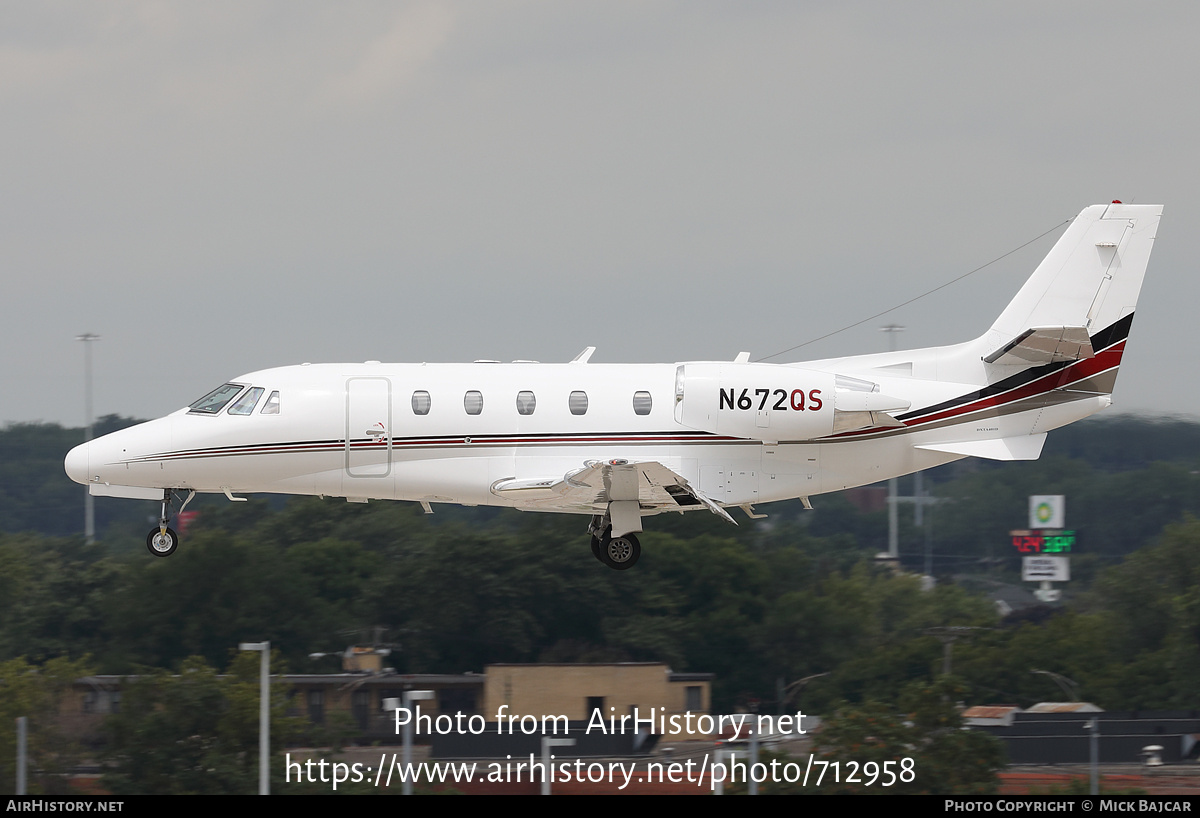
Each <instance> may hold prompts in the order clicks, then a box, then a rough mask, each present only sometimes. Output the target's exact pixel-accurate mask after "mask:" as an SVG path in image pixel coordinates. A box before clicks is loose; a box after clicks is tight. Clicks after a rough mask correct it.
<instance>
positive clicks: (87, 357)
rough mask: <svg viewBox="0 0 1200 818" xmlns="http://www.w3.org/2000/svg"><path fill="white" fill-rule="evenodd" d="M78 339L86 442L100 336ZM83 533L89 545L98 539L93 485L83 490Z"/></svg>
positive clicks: (88, 432)
mask: <svg viewBox="0 0 1200 818" xmlns="http://www.w3.org/2000/svg"><path fill="white" fill-rule="evenodd" d="M75 340H76V341H83V406H84V415H85V420H86V421H87V437H86V438H84V442H85V443H88V442H90V441H91V439H92V342H93V341H99V340H100V336H99V335H97V334H96V333H94V332H85V333H83V335H76V336H75ZM83 533H84V537H85V539H86V541H87V544H88V545H91V544H92V543H94V542H95V541H96V507H95V500H93V498H92V490H91V487H90V486H89V487H87V488H85V489H84V491H83Z"/></svg>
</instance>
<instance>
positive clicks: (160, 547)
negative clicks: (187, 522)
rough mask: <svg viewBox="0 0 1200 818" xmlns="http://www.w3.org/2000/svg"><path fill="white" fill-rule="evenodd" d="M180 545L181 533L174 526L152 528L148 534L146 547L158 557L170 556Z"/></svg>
mask: <svg viewBox="0 0 1200 818" xmlns="http://www.w3.org/2000/svg"><path fill="white" fill-rule="evenodd" d="M178 547H179V535H178V534H176V533H175V529H173V528H163V529H161V530H159V529H157V528H152V529H150V533H149V534H147V535H146V548H148V549H149V550H150V553H151V554H153V555H154V556H156V557H169V556H171V555H172V554H174V553H175V549H176V548H178Z"/></svg>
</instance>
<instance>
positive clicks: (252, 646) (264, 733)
mask: <svg viewBox="0 0 1200 818" xmlns="http://www.w3.org/2000/svg"><path fill="white" fill-rule="evenodd" d="M238 650H257V651H261V652H262V664H261V665H260V671H259V680H258V692H259V702H258V794H259V795H270V794H271V780H270V777H269V776H268V775H267V773H268V760H269V759H268V757H269V755H270V747H271V718H270V713H271V710H270V706H271V643H270V642H241V643H239V644H238Z"/></svg>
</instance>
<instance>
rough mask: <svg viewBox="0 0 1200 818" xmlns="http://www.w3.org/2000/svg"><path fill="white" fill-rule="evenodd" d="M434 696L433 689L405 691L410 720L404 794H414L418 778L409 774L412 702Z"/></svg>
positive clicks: (407, 723) (406, 747) (406, 742)
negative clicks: (414, 781)
mask: <svg viewBox="0 0 1200 818" xmlns="http://www.w3.org/2000/svg"><path fill="white" fill-rule="evenodd" d="M432 698H433V691H432V690H405V691H404V709H405V710H407V711H408V721H406V722H405V723H404V756H403V761H404V770H405V775H404V782H403V787H402V794H403V795H412V791H413V786H412V780H413V779H414V778H416V774H415V773H414V774H412V775H409V774H408V773H409V772H411V771H412V747H413V713H412V703H413V702H417V701H421V702H423V701H428V700H429V699H432Z"/></svg>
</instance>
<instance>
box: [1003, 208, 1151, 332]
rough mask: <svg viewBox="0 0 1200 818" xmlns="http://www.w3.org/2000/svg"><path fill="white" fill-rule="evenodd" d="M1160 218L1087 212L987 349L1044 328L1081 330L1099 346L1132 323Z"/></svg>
mask: <svg viewBox="0 0 1200 818" xmlns="http://www.w3.org/2000/svg"><path fill="white" fill-rule="evenodd" d="M1161 216H1162V206H1161V205H1126V204H1120V203H1118V202H1113V203H1112V204H1109V205H1093V206H1091V207H1088V208H1085V209H1084V210H1083V212H1082V213H1080V214H1079V215H1078V216H1077V217H1076V218H1075V219H1074V220H1073V221H1072V222H1071V225H1070V226H1069V227H1068V228H1067V230H1066V232H1065V233H1063V235H1062V238H1060V239H1059V240H1058V243H1057V244H1055V245H1054V247H1053V248H1052V249H1051V250H1050V253H1049V254H1048V255H1047V256H1046V258H1045V259H1043V260H1042V263H1041V264H1039V265H1038V268H1037V270H1035V271H1034V273H1033V275H1032V276H1031V277H1030V278H1029V280H1028V281H1027V282H1025V286H1024V287H1022V288H1021V291H1020V292H1018V293H1017V296H1016V298H1014V299H1013V300H1012V302H1011V303H1009V305H1008V307H1007V308H1005V310H1004V312H1003V313H1001V314H1000V317H999V318H997V319H996V322H995V323H994V324H992V327H991V329H990V330H989V331H988V335H987V336H986V337H987V340H988V343H989V345H991V347H992V348H996V349H1002V348H1003V347H1004V345H1005V344H1010V343H1011V342H1012V341H1013V339H1017V338H1020V337H1021V336H1022V335H1024V334H1027V333H1029V331H1030V330H1038V329H1040V328H1076V329H1078V328H1082V329H1084V330H1086V334H1087V335H1088V336H1091V337H1092V338H1093V339H1095V340H1098V338H1097V336H1099V335H1101V334H1102V333H1104V331H1105V330H1109V329H1110V328H1113V327H1114V325H1116V324H1117V323H1118V322H1120V321H1121V320H1122V319H1124V318H1128V317H1129V316H1131V315H1132V314H1133V311H1134V308H1135V307H1136V306H1137V297H1138V293H1139V291H1140V290H1141V288H1142V277H1143V275H1144V274H1145V272H1146V264H1147V262H1148V261H1149V259H1150V249H1151V247H1152V245H1153V243H1154V236H1155V234H1156V233H1157V232H1158V222H1159V219H1160V217H1161ZM1043 334H1045V333H1043ZM1064 334H1065V335H1067V336H1069V335H1070V333H1064ZM1075 334H1076V335H1077V336H1078V335H1079V334H1080V333H1078V332H1076V333H1075Z"/></svg>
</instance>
